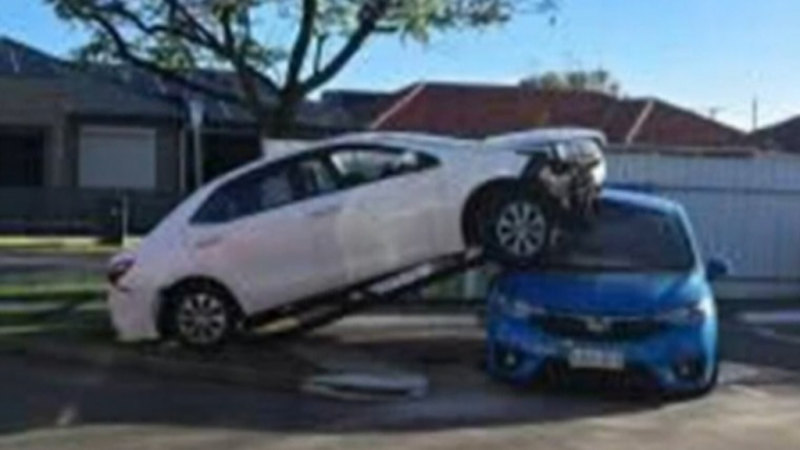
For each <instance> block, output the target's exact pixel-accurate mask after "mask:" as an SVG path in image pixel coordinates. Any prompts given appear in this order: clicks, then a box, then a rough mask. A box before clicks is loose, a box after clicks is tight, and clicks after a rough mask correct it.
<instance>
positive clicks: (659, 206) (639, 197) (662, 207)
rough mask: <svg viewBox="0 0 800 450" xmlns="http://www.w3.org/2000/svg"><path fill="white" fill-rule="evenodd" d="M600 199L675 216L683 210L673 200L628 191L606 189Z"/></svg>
mask: <svg viewBox="0 0 800 450" xmlns="http://www.w3.org/2000/svg"><path fill="white" fill-rule="evenodd" d="M600 198H601V200H606V201H610V202H613V203H618V204H621V205H625V206H632V207H635V208H641V209H649V210H652V211H656V212H661V213H664V214H676V213H680V212H681V211H682V210H683V208H682V207H681V205H680V204H679V203H678V202H675V201H673V200H669V199H667V198H664V197H661V196H658V195H653V194H647V193H644V192H639V191H633V190H628V189H615V188H606V189H603V192H602V194H601V196H600Z"/></svg>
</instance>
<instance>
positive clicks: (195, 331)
mask: <svg viewBox="0 0 800 450" xmlns="http://www.w3.org/2000/svg"><path fill="white" fill-rule="evenodd" d="M236 311H237V310H236V308H235V305H234V303H233V300H232V299H231V298H230V296H229V295H228V294H227V293H226V292H225V291H224V290H223V289H220V288H217V287H216V286H213V285H210V284H204V283H198V284H193V285H190V286H185V287H183V288H181V289H178V290H177V291H176V292H174V293H172V295H171V296H170V298H169V299H168V303H167V310H166V311H165V317H164V320H165V321H166V326H167V330H168V332H169V334H170V335H171V336H172V337H174V338H176V339H178V340H179V341H180V342H181V343H182V344H184V345H186V346H189V347H193V348H200V349H202V348H206V349H208V348H214V347H218V346H220V345H221V344H223V343H224V342H225V341H227V340H228V339H229V338H230V337H231V336H232V335H233V333H234V331H235V330H237V329H238V326H237V324H238V323H239V320H238V317H239V314H237V312H236Z"/></svg>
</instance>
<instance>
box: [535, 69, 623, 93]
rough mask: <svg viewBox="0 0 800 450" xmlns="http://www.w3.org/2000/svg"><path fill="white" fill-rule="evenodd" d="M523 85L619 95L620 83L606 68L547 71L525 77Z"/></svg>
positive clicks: (545, 88) (544, 88)
mask: <svg viewBox="0 0 800 450" xmlns="http://www.w3.org/2000/svg"><path fill="white" fill-rule="evenodd" d="M521 84H522V85H523V86H527V87H530V88H534V89H543V90H574V91H591V92H600V93H604V94H610V95H615V96H616V95H619V91H620V84H619V82H618V81H616V79H614V77H613V76H612V75H611V73H610V72H609V71H607V70H605V69H596V70H590V71H584V70H574V71H568V72H563V73H559V72H545V73H543V74H540V75H534V76H530V77H527V78H524V79H523V80H522V81H521Z"/></svg>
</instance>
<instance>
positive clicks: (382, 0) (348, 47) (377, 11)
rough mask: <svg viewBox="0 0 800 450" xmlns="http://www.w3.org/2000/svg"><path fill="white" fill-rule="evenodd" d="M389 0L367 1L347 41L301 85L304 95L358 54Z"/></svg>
mask: <svg viewBox="0 0 800 450" xmlns="http://www.w3.org/2000/svg"><path fill="white" fill-rule="evenodd" d="M390 2H391V0H369V1H367V2H365V4H364V6H362V8H361V11H360V12H359V18H360V20H359V24H358V26H357V27H356V29H355V31H353V33H352V34H351V35H350V37H349V38H348V39H347V42H345V43H344V45H343V46H342V48H341V49H339V52H338V53H337V54H336V55H334V56H333V58H331V60H330V61H328V63H327V64H326V65H325V66H324V67H323V68H321V69H320V70H319V71H318V72H315V73H314V74H313V75H311V76H310V77H309V78H308V79H307V80H305V81H304V82H303V83H301V90H302V92H303V93H304V94H307V93H309V92H312V91H314V90H315V89H317V88H319V87H320V86H322V85H324V84H325V83H327V82H328V81H330V80H331V79H332V78H333V77H334V76H336V74H337V73H339V71H341V70H342V68H344V66H345V65H346V64H347V63H348V62H350V60H351V59H352V58H353V56H355V54H356V53H358V50H360V49H361V47H362V46H363V45H364V43H365V42H366V41H367V39H368V38H369V36H370V35H371V34H372V33H373V31H375V28H376V27H377V25H378V22H379V21H380V20H381V18H382V17H383V16H384V14H386V11H387V9H388V7H389V5H390Z"/></svg>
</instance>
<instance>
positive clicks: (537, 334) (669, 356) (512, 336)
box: [487, 317, 718, 392]
mask: <svg viewBox="0 0 800 450" xmlns="http://www.w3.org/2000/svg"><path fill="white" fill-rule="evenodd" d="M716 327H717V324H716V320H715V318H709V319H707V320H706V321H705V323H703V324H702V325H698V326H686V327H673V328H670V329H666V330H664V331H661V332H658V333H656V334H653V335H651V336H649V337H646V338H643V339H641V340H636V341H613V342H610V341H590V340H578V339H571V338H567V337H563V336H554V335H550V334H547V333H544V332H542V331H541V330H540V329H538V328H537V327H535V326H532V325H530V324H528V323H526V322H524V321H518V320H513V319H509V318H505V317H494V318H490V319H489V324H488V328H489V329H488V336H487V338H488V345H487V351H488V355H487V361H488V363H487V364H488V368H489V371H490V372H491V373H492V374H493V375H495V376H498V377H501V378H504V379H507V380H509V381H512V382H516V383H529V382H531V381H534V380H537V379H538V378H539V377H541V376H542V375H545V374H551V375H552V374H553V372H554V368H555V369H557V370H556V372H557V373H563V372H575V373H576V374H578V375H579V374H581V372H585V371H584V370H583V369H580V370H575V371H572V370H571V369H569V363H568V358H569V354H570V352H571V351H572V349H574V348H582V349H585V348H588V349H596V350H613V351H615V352H619V353H621V354H622V355H624V362H625V364H624V369H623V370H621V371H619V372H615V371H614V372H609V373H603V375H620V376H623V375H626V376H631V377H632V378H636V379H637V381H641V380H642V379H647V380H649V381H651V382H652V384H655V385H656V386H653V387H657V388H661V389H664V390H667V391H673V392H681V391H691V390H695V389H698V388H700V387H702V386H704V385H706V384H708V382H709V380H710V379H711V377H713V371H714V367H715V364H716V361H717V357H718V355H717V329H716Z"/></svg>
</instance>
